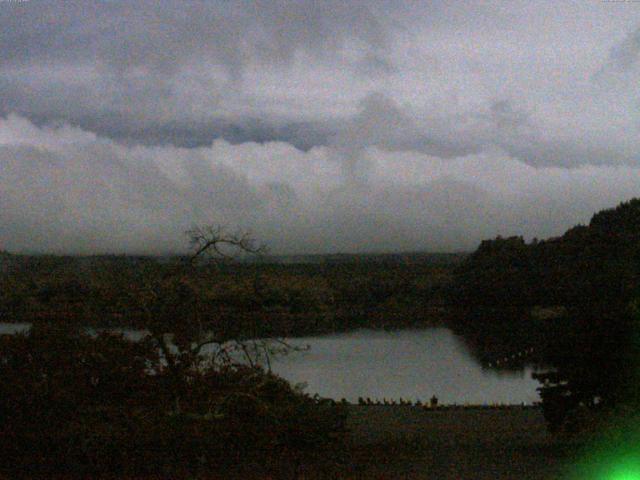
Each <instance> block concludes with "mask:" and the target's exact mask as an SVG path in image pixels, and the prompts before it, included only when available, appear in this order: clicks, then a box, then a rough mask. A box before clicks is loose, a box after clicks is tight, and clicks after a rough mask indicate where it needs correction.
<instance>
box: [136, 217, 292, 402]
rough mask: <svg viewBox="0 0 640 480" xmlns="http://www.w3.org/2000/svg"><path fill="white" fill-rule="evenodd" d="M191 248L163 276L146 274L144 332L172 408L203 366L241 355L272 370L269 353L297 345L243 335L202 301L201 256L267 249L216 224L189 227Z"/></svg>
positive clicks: (224, 256) (218, 256) (226, 362)
mask: <svg viewBox="0 0 640 480" xmlns="http://www.w3.org/2000/svg"><path fill="white" fill-rule="evenodd" d="M186 234H187V235H188V236H189V241H190V246H191V249H192V252H191V254H190V255H188V256H186V257H185V258H183V261H181V262H180V263H179V264H178V265H176V266H174V267H173V268H170V269H169V270H168V271H167V272H165V273H164V274H162V275H153V274H152V275H150V276H147V278H146V281H145V288H144V292H143V295H141V300H142V305H141V309H142V311H143V312H144V316H145V324H146V326H147V329H148V331H149V334H148V336H147V338H146V341H150V342H153V344H154V345H155V346H156V348H158V349H159V351H160V352H161V354H162V359H163V363H162V365H159V366H158V368H159V369H162V370H165V371H166V373H167V374H168V378H169V379H170V387H169V388H170V389H171V393H172V396H173V398H174V402H175V407H174V408H175V411H176V412H179V411H180V410H181V407H180V403H181V398H182V397H183V396H184V394H185V392H186V390H187V388H186V387H187V383H188V378H189V375H190V374H191V373H196V372H197V370H198V369H199V368H201V367H202V366H204V365H208V366H214V367H215V366H216V365H218V366H224V365H230V364H232V363H234V362H237V361H239V359H243V360H244V362H245V363H247V364H249V365H251V366H254V365H257V364H264V365H265V366H266V367H267V368H268V369H269V370H270V368H271V357H272V356H273V355H277V354H283V353H287V352H289V351H291V350H292V349H297V348H296V347H294V346H292V345H290V344H289V343H287V342H286V341H284V340H283V339H271V340H261V339H255V338H247V336H246V335H244V334H238V330H237V329H235V328H230V327H229V326H228V325H225V324H224V323H222V324H221V323H219V322H216V319H215V318H211V317H212V316H213V314H212V313H211V309H208V308H207V305H206V298H205V297H206V292H205V291H203V287H202V283H203V279H202V278H201V275H202V274H203V273H202V272H204V275H205V279H204V280H205V282H204V283H206V275H210V274H211V269H199V268H198V267H199V265H200V264H201V263H202V261H203V260H204V259H206V258H208V259H213V260H221V259H223V260H229V259H232V258H234V257H235V256H236V255H247V254H250V255H259V254H263V253H264V252H266V248H265V246H264V245H262V244H260V243H258V242H257V241H256V240H255V239H254V238H253V236H252V235H251V234H250V233H249V232H246V231H242V230H236V231H233V232H232V231H229V230H228V229H226V228H225V227H222V226H219V225H206V226H196V227H193V228H192V229H190V230H188V231H187V232H186Z"/></svg>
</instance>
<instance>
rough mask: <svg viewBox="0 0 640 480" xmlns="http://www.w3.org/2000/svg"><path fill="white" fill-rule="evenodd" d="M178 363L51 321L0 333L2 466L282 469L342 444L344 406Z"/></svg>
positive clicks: (226, 370)
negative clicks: (177, 400) (178, 396)
mask: <svg viewBox="0 0 640 480" xmlns="http://www.w3.org/2000/svg"><path fill="white" fill-rule="evenodd" d="M172 382H173V383H175V371H174V372H171V375H168V374H167V369H166V367H165V365H163V362H162V360H161V358H160V356H159V355H158V353H157V349H155V348H153V347H152V346H151V345H150V344H149V343H147V342H144V341H142V342H132V341H129V340H127V339H125V338H124V337H123V336H122V335H117V334H112V333H102V334H100V335H97V336H91V335H88V334H86V333H82V332H80V331H79V330H77V329H75V328H73V327H68V326H60V325H54V326H52V325H36V326H34V327H33V328H32V329H31V330H30V331H29V332H28V333H23V334H18V335H12V336H2V337H0V468H1V469H2V470H1V471H0V474H2V473H4V474H6V475H8V476H10V477H12V478H13V477H16V476H18V475H25V476H31V475H50V474H51V475H53V474H67V475H72V476H84V477H86V476H92V475H100V474H116V475H152V474H156V475H167V476H174V477H175V476H181V475H185V476H186V475H196V474H205V473H220V472H231V471H237V472H240V471H243V470H250V471H251V472H252V473H253V474H255V473H256V472H264V473H265V474H268V473H270V474H272V475H275V476H283V475H284V474H283V472H285V471H287V472H295V471H296V470H299V469H300V468H301V466H302V465H305V464H309V463H310V462H315V461H321V460H322V459H326V458H332V459H338V460H339V457H340V455H339V453H340V451H341V450H342V449H341V445H342V441H343V430H344V420H345V414H344V412H343V411H342V410H340V409H339V407H336V406H334V405H332V404H331V403H329V402H326V401H322V400H320V399H317V398H311V397H309V396H308V395H304V394H302V393H301V392H300V391H298V390H296V389H295V388H292V387H291V386H290V385H289V384H288V383H287V382H286V381H284V380H283V379H281V378H278V377H276V376H274V375H272V374H270V373H267V372H265V371H264V370H262V369H260V368H258V367H247V366H243V365H235V364H232V363H229V364H226V365H223V366H220V365H215V364H210V365H208V366H204V367H201V368H199V369H198V370H197V371H195V370H192V371H188V372H184V373H183V378H182V382H181V385H182V387H181V388H183V390H184V394H183V395H182V402H181V405H180V408H176V406H175V404H174V402H173V400H174V393H175V385H173V383H172Z"/></svg>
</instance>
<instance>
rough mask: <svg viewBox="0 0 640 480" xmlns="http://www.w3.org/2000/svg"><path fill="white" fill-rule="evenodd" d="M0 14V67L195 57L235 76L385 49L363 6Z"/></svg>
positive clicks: (127, 6) (119, 5)
mask: <svg viewBox="0 0 640 480" xmlns="http://www.w3.org/2000/svg"><path fill="white" fill-rule="evenodd" d="M8 3H9V5H3V8H2V9H0V25H2V29H0V32H1V33H0V44H2V45H3V46H4V47H5V48H3V49H2V53H0V64H3V65H7V64H11V65H20V64H24V63H29V62H32V61H37V62H42V61H46V62H51V61H55V60H58V61H67V62H74V63H75V62H77V63H82V62H90V63H94V62H98V63H103V64H105V65H107V66H109V67H112V68H114V69H116V71H124V70H127V69H129V68H133V67H137V66H144V67H148V68H150V69H152V70H157V71H160V72H170V71H172V70H174V69H175V68H176V67H177V66H179V65H180V64H183V63H188V62H189V60H190V59H193V58H199V59H205V61H206V60H209V61H210V62H213V63H215V64H221V65H224V66H225V67H227V68H228V70H229V72H230V73H231V74H232V76H233V77H234V78H237V76H238V75H240V74H241V73H242V70H243V68H244V66H245V64H246V63H247V62H248V61H253V60H258V61H266V62H276V63H287V62H289V61H291V59H292V57H293V55H294V54H295V53H296V51H298V50H303V51H305V52H307V53H310V54H313V55H315V56H319V57H322V56H323V55H325V54H326V53H327V52H331V51H335V50H336V49H338V48H340V47H341V46H342V45H343V44H344V43H345V42H346V41H347V40H349V39H354V40H356V41H360V42H362V43H363V44H365V45H367V46H368V47H369V48H371V49H381V48H384V47H385V45H386V43H387V40H388V39H387V33H386V27H385V26H384V24H383V21H382V19H380V18H379V16H378V15H376V14H375V13H374V11H373V8H372V7H373V6H375V4H370V3H369V2H361V1H355V2H341V1H334V0H330V1H325V2H315V1H311V0H309V1H287V0H277V1H273V0H269V1H262V0H258V1H256V0H251V1H249V0H247V1H242V0H241V1H232V2H227V1H210V2H205V1H184V2H182V1H180V2H178V1H166V2H155V1H151V0H138V1H135V2H130V1H124V0H113V1H109V2H104V1H97V0H82V1H66V0H65V1H63V2H56V1H38V0H31V1H29V2H8Z"/></svg>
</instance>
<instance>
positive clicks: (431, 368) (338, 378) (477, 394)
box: [0, 324, 539, 404]
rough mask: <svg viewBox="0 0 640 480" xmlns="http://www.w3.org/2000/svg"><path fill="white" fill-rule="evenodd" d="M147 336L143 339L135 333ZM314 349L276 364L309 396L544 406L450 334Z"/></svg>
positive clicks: (517, 379)
mask: <svg viewBox="0 0 640 480" xmlns="http://www.w3.org/2000/svg"><path fill="white" fill-rule="evenodd" d="M28 327H29V326H28V325H27V324H0V333H14V332H16V331H20V330H25V329H27V328H28ZM130 334H131V336H132V337H136V336H137V337H139V332H130ZM290 343H292V344H294V345H300V346H303V345H309V347H310V348H309V350H307V351H303V352H292V353H290V354H289V355H287V356H284V357H280V358H276V359H275V360H274V361H273V362H272V368H273V371H274V372H276V373H277V374H279V375H281V376H283V377H284V378H286V379H287V380H289V381H291V382H292V383H305V384H306V385H307V387H306V389H305V391H306V392H308V393H310V394H315V393H317V394H319V395H320V396H322V397H328V398H335V399H341V398H343V397H344V398H346V399H347V400H350V401H352V402H354V401H357V399H358V397H364V398H366V397H370V398H371V399H376V398H378V399H381V400H382V399H383V398H387V399H396V400H397V399H399V398H404V399H410V400H414V401H415V400H416V399H420V400H422V401H423V402H424V401H425V400H428V399H429V398H430V397H431V396H432V395H436V396H437V397H438V399H439V400H440V402H441V403H458V404H463V403H473V404H483V403H487V404H491V403H522V402H524V403H532V402H534V401H538V400H539V396H538V393H537V392H536V388H537V387H538V385H539V384H538V382H536V381H535V380H533V379H532V378H531V373H532V369H531V368H526V369H524V370H523V371H520V372H508V373H504V372H500V373H498V372H495V371H493V370H488V369H483V368H482V367H481V366H480V364H479V363H478V362H477V361H476V360H475V359H474V358H473V356H472V355H471V353H470V351H469V350H468V349H467V347H466V346H465V344H464V343H463V342H462V340H460V339H459V338H458V337H456V336H455V335H454V334H453V333H452V332H451V331H450V330H449V329H446V328H428V329H415V330H398V331H392V332H383V331H377V330H357V331H354V332H350V333H344V334H336V335H323V336H315V337H305V338H296V339H292V340H290Z"/></svg>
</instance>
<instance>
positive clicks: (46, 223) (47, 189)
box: [0, 116, 640, 253]
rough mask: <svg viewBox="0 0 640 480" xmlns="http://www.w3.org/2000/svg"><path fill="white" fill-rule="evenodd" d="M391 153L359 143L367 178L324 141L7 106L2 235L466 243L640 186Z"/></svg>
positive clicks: (370, 245)
mask: <svg viewBox="0 0 640 480" xmlns="http://www.w3.org/2000/svg"><path fill="white" fill-rule="evenodd" d="M16 131H22V132H24V134H23V135H22V136H21V137H20V136H18V137H16V136H15V135H14V133H15V132H16ZM397 155H398V153H394V152H388V151H385V150H384V149H377V148H373V149H369V150H367V159H368V161H369V162H370V164H369V167H368V177H367V181H366V183H352V182H349V181H348V179H347V178H344V176H343V175H342V174H341V173H340V171H339V170H337V171H336V170H335V169H334V168H333V165H334V160H333V159H332V156H331V153H330V149H329V148H322V149H318V148H314V149H311V150H310V151H308V152H306V153H304V152H300V151H297V150H295V149H292V148H291V147H286V145H285V144H274V143H269V144H264V145H258V144H244V145H237V146H234V145H231V144H228V143H226V142H221V141H218V142H216V143H214V145H212V146H211V147H208V148H197V149H185V148H176V147H172V146H163V147H160V146H156V147H141V146H123V145H119V144H117V143H115V142H113V141H110V140H107V139H104V138H99V137H95V136H92V135H90V134H88V133H86V132H83V131H81V130H70V129H62V128H59V129H41V128H38V127H34V126H32V125H31V126H29V124H28V122H27V123H25V120H23V119H20V118H18V117H15V116H14V117H11V118H9V119H7V120H3V121H2V122H0V191H1V192H2V195H0V225H2V229H0V248H7V249H9V250H12V251H49V252H50V251H55V252H67V253H91V252H129V253H132V252H137V253H166V252H175V251H182V250H183V249H184V248H185V247H186V243H185V237H184V235H183V233H182V232H184V231H185V230H186V229H188V228H189V227H191V226H192V225H194V224H203V223H211V222H217V223H222V224H227V225H233V226H235V225H238V226H240V227H244V228H249V229H250V230H252V231H253V232H254V233H255V235H256V236H257V237H258V238H260V239H261V240H263V241H265V242H266V243H267V244H268V245H269V246H270V247H271V249H272V251H273V252H275V253H283V252H284V253H287V252H288V253H296V252H297V253H318V252H346V251H359V252H365V251H397V250H432V251H434V250H439V251H445V250H449V251H450V250H470V249H473V248H475V246H476V245H477V244H478V243H479V242H480V240H482V239H484V238H487V237H492V236H495V235H496V234H502V235H513V234H524V235H526V236H528V237H529V238H530V237H533V236H537V237H546V236H550V235H557V234H559V233H561V232H562V231H563V230H564V229H566V228H568V227H570V226H572V225H574V224H576V223H579V222H585V221H588V219H589V217H590V215H591V214H592V213H593V211H595V210H598V209H600V208H604V207H607V206H611V205H612V204H615V203H617V201H618V199H620V198H628V197H630V196H632V195H634V194H637V193H639V192H640V170H639V169H638V168H637V167H636V168H632V167H604V166H603V167H588V168H587V167H580V168H577V169H575V170H564V169H559V168H534V167H531V166H528V165H527V164H525V163H522V162H519V161H518V160H515V159H513V158H510V157H508V156H502V157H500V156H496V155H497V154H496V155H487V154H483V155H484V156H467V157H463V158H457V159H450V160H441V159H438V158H436V157H432V156H428V155H425V154H418V153H416V152H412V151H409V152H403V153H401V154H400V155H401V156H402V158H397ZM406 165H413V167H412V168H414V169H415V171H413V172H412V171H405V170H404V169H405V168H406V167H405V166H406ZM559 205H567V208H559V207H558V206H559Z"/></svg>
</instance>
